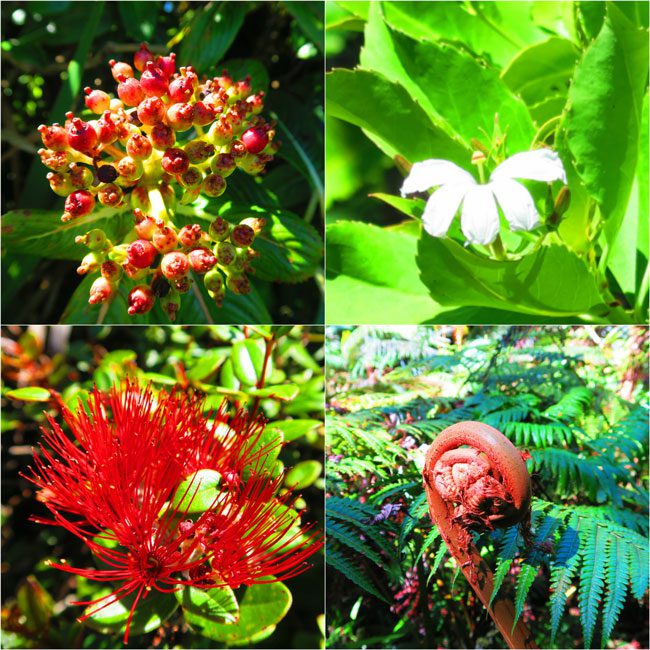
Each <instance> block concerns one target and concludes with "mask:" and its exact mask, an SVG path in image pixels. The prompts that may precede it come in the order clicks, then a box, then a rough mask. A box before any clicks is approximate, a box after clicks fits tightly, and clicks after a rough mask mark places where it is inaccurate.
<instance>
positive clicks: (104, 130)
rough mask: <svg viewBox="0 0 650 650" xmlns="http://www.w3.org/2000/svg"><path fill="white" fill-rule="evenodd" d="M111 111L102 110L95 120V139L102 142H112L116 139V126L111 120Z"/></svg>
mask: <svg viewBox="0 0 650 650" xmlns="http://www.w3.org/2000/svg"><path fill="white" fill-rule="evenodd" d="M112 115H113V114H112V113H111V112H110V111H104V114H103V115H102V116H101V117H100V118H99V119H98V120H97V122H95V131H97V139H98V140H99V142H101V143H102V144H112V143H113V142H115V140H117V126H116V125H115V122H113V117H112Z"/></svg>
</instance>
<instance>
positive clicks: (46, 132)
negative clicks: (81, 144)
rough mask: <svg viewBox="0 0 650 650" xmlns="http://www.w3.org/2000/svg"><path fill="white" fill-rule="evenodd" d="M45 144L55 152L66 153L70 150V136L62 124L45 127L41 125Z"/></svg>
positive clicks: (39, 129)
mask: <svg viewBox="0 0 650 650" xmlns="http://www.w3.org/2000/svg"><path fill="white" fill-rule="evenodd" d="M38 132H39V133H40V134H41V139H42V140H43V144H44V145H45V146H46V147H47V148H48V149H52V150H54V151H64V150H65V149H67V148H68V135H67V133H66V130H65V129H64V128H63V127H62V126H61V125H60V124H52V126H45V124H41V125H40V126H39V127H38Z"/></svg>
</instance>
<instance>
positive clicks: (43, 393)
mask: <svg viewBox="0 0 650 650" xmlns="http://www.w3.org/2000/svg"><path fill="white" fill-rule="evenodd" d="M6 396H7V397H8V398H9V399H15V400H20V401H21V402H49V401H50V391H49V390H47V388H40V387H39V386H26V387H25V388H16V389H14V390H10V391H8V392H7V393H6Z"/></svg>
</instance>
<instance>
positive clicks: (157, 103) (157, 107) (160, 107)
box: [138, 97, 165, 126]
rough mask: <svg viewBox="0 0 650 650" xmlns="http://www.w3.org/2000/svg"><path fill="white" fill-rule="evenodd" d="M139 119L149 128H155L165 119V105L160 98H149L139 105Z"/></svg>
mask: <svg viewBox="0 0 650 650" xmlns="http://www.w3.org/2000/svg"><path fill="white" fill-rule="evenodd" d="M138 119H139V120H140V121H141V122H142V123H143V124H146V125H147V126H154V125H155V124H159V123H160V122H162V121H163V120H164V119H165V104H163V101H162V100H161V99H160V98H159V97H147V98H146V99H144V100H143V101H142V102H140V104H139V105H138Z"/></svg>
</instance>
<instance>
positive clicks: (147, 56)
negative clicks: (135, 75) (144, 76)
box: [133, 43, 153, 72]
mask: <svg viewBox="0 0 650 650" xmlns="http://www.w3.org/2000/svg"><path fill="white" fill-rule="evenodd" d="M148 61H153V54H152V53H151V52H150V51H149V48H148V47H147V44H146V43H141V44H140V49H139V50H138V51H137V52H136V53H135V54H134V55H133V64H134V65H135V67H136V69H137V70H139V71H140V72H142V71H143V70H144V69H145V66H146V65H147V62H148Z"/></svg>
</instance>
